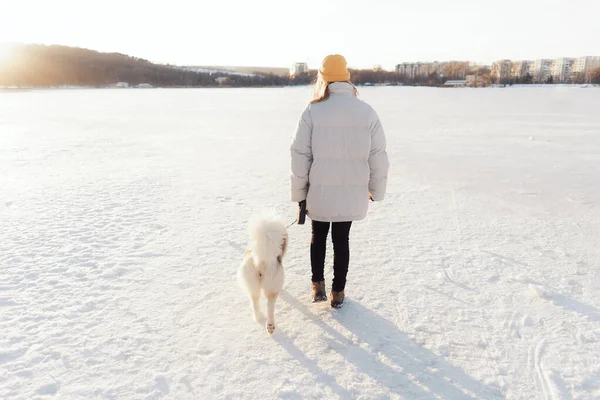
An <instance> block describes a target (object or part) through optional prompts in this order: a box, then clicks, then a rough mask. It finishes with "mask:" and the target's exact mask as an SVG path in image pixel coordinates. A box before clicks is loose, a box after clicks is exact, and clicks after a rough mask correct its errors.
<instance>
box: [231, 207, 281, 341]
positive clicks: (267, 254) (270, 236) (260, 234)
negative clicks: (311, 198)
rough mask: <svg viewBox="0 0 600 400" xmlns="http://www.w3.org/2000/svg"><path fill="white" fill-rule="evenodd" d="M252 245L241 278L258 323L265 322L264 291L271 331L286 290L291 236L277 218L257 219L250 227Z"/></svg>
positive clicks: (244, 261) (250, 244)
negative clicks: (277, 304)
mask: <svg viewBox="0 0 600 400" xmlns="http://www.w3.org/2000/svg"><path fill="white" fill-rule="evenodd" d="M248 233H249V235H250V243H249V245H248V249H247V250H246V254H244V259H243V260H242V263H241V264H240V267H239V269H238V279H239V281H240V283H241V285H242V287H243V288H245V289H246V291H247V292H248V295H249V296H250V301H251V303H252V311H253V312H254V320H255V321H256V322H259V323H263V322H264V316H263V314H262V312H261V311H260V303H259V302H260V292H261V290H262V292H263V294H264V296H265V298H266V299H267V310H268V314H267V325H266V328H267V332H269V333H270V334H271V333H273V331H274V330H275V302H276V301H277V296H278V295H279V292H281V289H283V257H284V256H285V252H286V250H287V242H288V234H287V229H286V226H285V223H284V222H283V221H282V220H281V219H279V218H278V217H276V216H274V215H264V216H257V217H254V218H252V219H251V220H250V223H249V226H248Z"/></svg>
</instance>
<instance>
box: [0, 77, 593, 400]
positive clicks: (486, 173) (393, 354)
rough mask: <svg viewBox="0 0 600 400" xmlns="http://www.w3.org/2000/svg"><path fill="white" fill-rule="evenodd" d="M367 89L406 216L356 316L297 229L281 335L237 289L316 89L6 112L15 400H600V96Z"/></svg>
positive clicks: (355, 251) (47, 103)
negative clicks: (328, 293)
mask: <svg viewBox="0 0 600 400" xmlns="http://www.w3.org/2000/svg"><path fill="white" fill-rule="evenodd" d="M360 91H361V96H362V97H363V98H364V99H366V100H367V101H369V102H370V103H371V104H372V105H374V106H375V108H376V109H377V111H378V112H379V114H380V117H381V119H382V122H383V124H384V127H385V129H386V132H387V135H388V149H389V154H390V160H391V171H390V180H389V187H388V196H387V199H386V201H385V202H383V203H376V204H373V205H372V206H371V210H370V214H369V218H368V219H367V220H365V221H363V222H360V223H356V224H355V225H353V230H352V233H351V242H352V243H351V265H350V272H349V280H348V286H347V303H346V305H345V307H344V308H343V309H341V310H336V311H334V310H332V309H330V308H329V307H328V306H327V305H325V304H321V305H313V304H311V303H310V300H309V290H310V273H309V270H310V266H309V257H308V249H309V239H310V233H309V226H308V225H305V226H293V227H291V228H290V239H291V247H290V252H289V256H288V257H287V259H286V263H285V264H286V266H285V267H286V273H287V275H286V285H285V293H284V294H283V295H282V297H281V298H280V300H279V302H278V304H277V309H276V321H277V330H276V332H275V334H274V335H273V336H269V335H267V334H266V332H265V329H264V327H263V326H260V325H258V324H255V323H253V322H252V318H251V311H250V305H249V302H248V301H247V299H246V298H245V297H244V294H243V293H242V292H241V291H240V290H239V288H238V286H237V284H236V282H235V275H236V269H237V266H238V263H239V262H240V260H241V256H242V253H243V250H244V247H245V244H246V231H245V229H246V222H247V220H248V218H249V217H250V215H251V214H252V213H253V212H255V211H258V210H261V209H271V208H272V209H275V210H277V211H278V212H280V213H281V214H282V216H283V218H285V220H286V221H289V222H291V221H293V220H294V218H295V213H296V208H295V205H294V204H291V203H289V202H288V157H289V154H288V147H289V141H290V138H291V134H292V131H293V129H294V127H295V124H296V121H297V118H298V116H299V114H300V112H301V110H302V108H303V106H304V104H305V102H306V100H307V98H308V95H309V90H308V89H307V88H295V89H256V90H254V89H251V90H248V89H245V90H244V89H240V90H238V89H222V90H184V89H181V90H155V91H149V92H148V91H111V90H78V91H41V92H15V93H0V398H2V399H37V398H40V399H42V398H60V399H83V398H85V399H92V398H94V399H158V398H165V399H223V398H227V399H238V398H248V399H254V398H282V399H305V398H308V399H310V398H314V399H325V398H326V399H330V398H331V399H333V398H340V399H354V398H356V399H388V398H392V399H396V398H406V399H434V398H436V399H502V398H507V399H570V398H576V399H598V398H600V248H599V246H598V245H599V243H600V210H599V204H600V185H599V184H598V182H600V113H599V112H598V104H600V90H582V89H579V88H564V87H547V88H513V89H511V90H500V89H478V90H470V89H462V90H443V89H428V88H393V87H385V88H361V90H360ZM330 251H331V249H330ZM328 254H329V255H328V265H327V269H326V272H327V276H328V281H327V285H328V288H329V287H330V283H331V280H330V278H331V258H330V256H331V252H330V253H328ZM263 306H264V302H263Z"/></svg>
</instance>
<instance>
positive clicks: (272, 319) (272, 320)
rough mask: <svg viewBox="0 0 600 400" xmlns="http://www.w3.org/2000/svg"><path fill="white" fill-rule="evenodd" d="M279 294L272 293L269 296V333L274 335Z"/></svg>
mask: <svg viewBox="0 0 600 400" xmlns="http://www.w3.org/2000/svg"><path fill="white" fill-rule="evenodd" d="M277 295H278V293H271V294H269V295H268V296H267V310H268V314H267V332H269V334H272V333H273V332H274V331H275V302H276V301H277Z"/></svg>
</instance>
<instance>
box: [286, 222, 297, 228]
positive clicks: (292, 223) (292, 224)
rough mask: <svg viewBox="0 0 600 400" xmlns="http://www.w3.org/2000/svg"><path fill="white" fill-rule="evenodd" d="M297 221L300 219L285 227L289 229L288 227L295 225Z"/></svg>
mask: <svg viewBox="0 0 600 400" xmlns="http://www.w3.org/2000/svg"><path fill="white" fill-rule="evenodd" d="M297 222H298V220H295V221H294V222H292V223H291V224H289V225H288V226H286V227H285V229H287V228H289V227H291V226H293V225H294V224H296V223H297Z"/></svg>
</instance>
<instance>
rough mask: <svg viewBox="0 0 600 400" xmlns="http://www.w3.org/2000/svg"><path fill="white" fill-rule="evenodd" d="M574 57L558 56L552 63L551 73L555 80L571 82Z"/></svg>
mask: <svg viewBox="0 0 600 400" xmlns="http://www.w3.org/2000/svg"><path fill="white" fill-rule="evenodd" d="M574 65H575V59H574V58H564V57H563V58H557V59H556V60H554V62H553V63H552V66H551V68H550V73H551V75H552V81H553V82H566V83H568V82H571V79H572V78H573V66H574Z"/></svg>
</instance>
